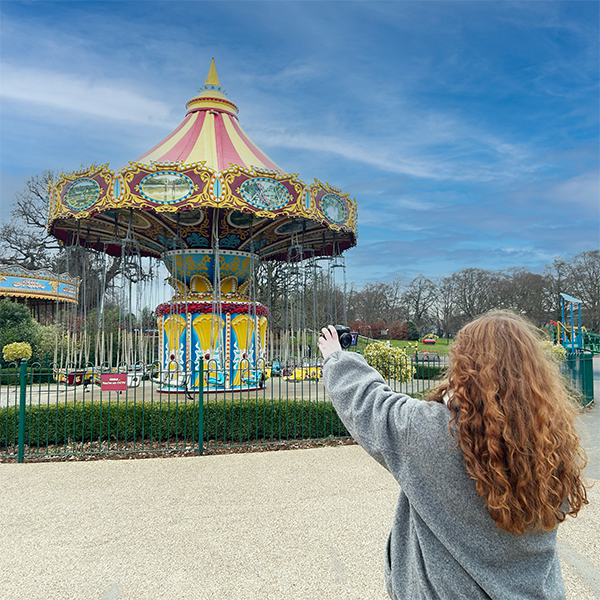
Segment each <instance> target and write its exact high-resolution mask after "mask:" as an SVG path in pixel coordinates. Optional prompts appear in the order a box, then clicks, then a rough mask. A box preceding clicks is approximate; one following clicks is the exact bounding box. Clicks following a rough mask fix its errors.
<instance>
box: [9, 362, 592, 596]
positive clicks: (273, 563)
mask: <svg viewBox="0 0 600 600" xmlns="http://www.w3.org/2000/svg"><path fill="white" fill-rule="evenodd" d="M598 366H600V365H598ZM599 379H600V377H599ZM596 398H597V404H598V406H596V407H594V408H593V409H592V410H590V411H588V412H586V413H585V414H584V415H583V416H582V424H583V425H582V428H584V429H587V431H588V433H587V434H586V435H584V440H585V444H586V447H587V448H588V453H589V454H590V459H591V462H590V465H589V467H588V469H587V475H588V476H590V477H594V478H595V479H600V477H599V474H600V461H599V452H598V446H599V441H598V439H599V437H600V435H599V432H600V401H598V399H600V381H598V382H597V388H596ZM0 481H1V484H2V485H1V486H0V506H1V507H2V512H1V515H2V517H1V519H2V522H1V531H2V533H1V534H0V600H49V599H52V600H88V599H89V600H167V599H168V600H188V599H189V600H191V599H194V600H312V599H318V600H325V599H342V600H359V599H360V600H365V599H367V598H368V599H369V600H378V599H381V600H384V599H385V598H387V595H386V593H385V589H384V585H383V565H382V560H383V548H384V543H385V539H386V536H387V532H388V527H389V525H390V522H391V517H392V513H393V509H394V504H395V501H396V495H397V485H396V483H395V481H394V480H393V479H392V478H391V476H390V475H389V474H388V473H387V472H386V471H384V470H383V469H382V468H381V467H380V466H379V465H378V464H377V463H375V462H374V461H373V460H372V459H370V458H369V457H368V456H367V455H366V453H364V452H363V451H362V449H361V448H359V447H358V446H340V447H334V448H320V449H313V450H293V451H280V452H264V453H255V454H232V455H222V456H205V457H198V458H166V459H164V458H163V459H158V458H156V459H147V460H142V459H138V460H121V461H112V460H107V461H93V462H67V463H29V464H27V463H26V464H23V465H19V464H0ZM598 484H599V482H598V481H596V485H595V487H593V488H592V489H591V490H590V505H589V506H587V507H585V508H584V510H583V511H582V512H581V513H580V515H579V516H578V517H577V519H569V520H568V521H567V522H566V523H564V524H563V525H562V526H561V528H560V530H559V531H560V533H559V538H560V546H559V551H560V555H561V561H562V564H563V575H564V578H565V584H566V587H567V592H568V593H567V597H568V599H569V600H589V599H594V598H596V599H600V485H598Z"/></svg>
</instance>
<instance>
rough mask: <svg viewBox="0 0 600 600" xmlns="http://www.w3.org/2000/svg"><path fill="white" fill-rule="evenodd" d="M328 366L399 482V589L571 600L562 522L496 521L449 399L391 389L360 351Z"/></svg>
mask: <svg viewBox="0 0 600 600" xmlns="http://www.w3.org/2000/svg"><path fill="white" fill-rule="evenodd" d="M323 374H324V381H325V387H326V389H327V391H328V393H329V396H330V397H331V400H332V402H333V404H334V406H335V408H336V410H337V412H338V414H339V416H340V418H341V419H342V421H343V423H344V425H345V426H346V428H347V429H348V431H349V432H350V433H351V435H352V437H353V438H354V439H355V440H356V441H357V442H358V443H359V444H360V445H361V446H362V447H363V448H364V449H365V450H366V451H367V452H368V453H369V454H370V455H371V456H372V457H373V458H375V460H377V461H378V462H379V463H381V464H382V465H383V466H384V467H385V468H386V469H387V470H388V471H390V473H391V474H392V475H393V476H394V478H395V479H396V481H397V482H398V483H399V484H400V486H401V489H400V494H399V497H398V504H397V507H396V512H395V515H394V520H393V523H392V529H391V532H390V535H389V538H388V542H387V548H386V555H385V582H386V585H387V590H388V593H389V595H390V597H391V598H393V599H394V600H413V599H414V600H417V599H418V600H434V599H435V600H437V599H440V600H458V599H462V598H464V599H466V600H478V599H481V598H486V599H489V598H493V599H494V600H525V599H527V600H533V599H539V600H542V599H543V600H550V599H552V600H558V599H563V600H564V598H565V590H564V585H563V580H562V576H561V572H560V564H559V560H558V554H557V549H556V528H555V529H554V530H553V531H550V532H535V533H530V534H526V535H514V534H511V533H507V532H506V531H504V530H502V529H500V528H499V527H497V526H496V523H495V522H494V520H493V519H492V518H491V517H490V514H489V512H488V510H487V508H486V506H485V502H484V500H483V499H482V498H480V497H479V496H478V494H477V492H476V490H475V483H474V481H473V480H472V479H470V478H469V475H468V474H467V471H466V468H465V463H464V457H463V454H462V451H461V449H460V447H459V446H458V444H457V441H456V439H454V438H453V437H452V435H451V434H450V430H449V428H448V422H449V420H450V419H451V418H452V414H451V412H450V411H449V410H448V408H447V407H446V406H445V405H444V404H440V403H438V402H424V401H421V400H415V399H414V398H411V397H409V396H406V395H405V394H399V393H396V392H394V391H392V390H391V388H390V387H389V386H387V385H386V383H385V381H384V380H383V378H382V377H381V375H380V374H379V373H378V372H377V371H376V370H375V369H373V368H371V367H370V366H369V365H368V364H367V363H366V361H365V360H364V359H363V357H362V356H360V355H359V354H356V353H350V352H342V351H337V352H334V353H332V354H330V355H329V356H328V357H327V358H326V359H325V361H324V366H323Z"/></svg>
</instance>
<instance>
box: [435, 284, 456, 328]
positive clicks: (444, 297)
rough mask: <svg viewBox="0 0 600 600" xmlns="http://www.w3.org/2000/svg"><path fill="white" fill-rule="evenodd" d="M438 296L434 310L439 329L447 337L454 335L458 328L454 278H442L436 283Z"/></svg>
mask: <svg viewBox="0 0 600 600" xmlns="http://www.w3.org/2000/svg"><path fill="white" fill-rule="evenodd" d="M435 286H436V296H435V303H434V309H435V313H436V317H437V322H438V329H439V330H441V331H442V334H443V335H445V336H446V337H450V336H451V335H453V334H454V332H455V331H456V328H457V323H456V321H457V318H456V285H455V281H454V278H453V277H452V276H451V275H450V276H448V277H440V278H438V280H437V281H436V283H435Z"/></svg>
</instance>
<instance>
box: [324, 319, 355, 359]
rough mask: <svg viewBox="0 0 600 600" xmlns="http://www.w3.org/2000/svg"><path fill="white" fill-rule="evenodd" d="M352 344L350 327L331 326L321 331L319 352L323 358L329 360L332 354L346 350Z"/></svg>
mask: <svg viewBox="0 0 600 600" xmlns="http://www.w3.org/2000/svg"><path fill="white" fill-rule="evenodd" d="M351 344H352V335H351V333H350V329H349V328H348V327H344V326H343V325H335V326H334V325H329V326H328V327H323V329H321V335H320V337H319V350H321V354H322V355H323V358H327V357H328V356H329V355H330V354H331V353H332V352H336V351H337V350H342V349H343V350H346V349H348V348H349V347H350V345H351Z"/></svg>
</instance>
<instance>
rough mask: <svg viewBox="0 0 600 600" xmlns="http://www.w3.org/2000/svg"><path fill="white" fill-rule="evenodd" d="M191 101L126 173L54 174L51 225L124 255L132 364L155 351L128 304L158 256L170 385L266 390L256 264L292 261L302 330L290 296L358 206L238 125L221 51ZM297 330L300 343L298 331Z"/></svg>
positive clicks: (161, 349)
mask: <svg viewBox="0 0 600 600" xmlns="http://www.w3.org/2000/svg"><path fill="white" fill-rule="evenodd" d="M186 109H187V113H186V116H185V118H184V120H183V122H182V123H181V124H180V125H179V126H178V127H177V128H176V129H175V130H174V131H173V132H172V133H171V134H169V135H168V136H167V137H166V138H165V139H163V140H162V141H161V142H159V143H158V144H157V145H156V146H154V147H153V148H152V149H151V150H149V151H148V152H145V153H144V154H142V156H140V157H139V158H138V159H136V160H134V161H132V162H130V163H129V164H128V165H127V166H125V167H123V168H122V169H120V170H119V171H117V172H114V171H112V170H110V169H109V168H108V165H103V166H100V167H96V166H93V167H90V168H89V169H86V170H83V171H80V172H77V173H74V174H70V175H69V174H63V175H61V176H60V177H59V178H58V179H57V181H56V182H53V183H51V185H50V186H49V190H48V192H49V194H48V195H49V200H50V211H49V220H48V228H49V231H50V232H51V233H52V235H54V236H55V237H56V238H58V239H59V240H60V241H62V242H63V243H64V244H65V245H66V246H67V247H82V248H84V249H85V250H86V251H88V252H95V253H98V254H101V255H104V256H113V257H118V258H120V265H121V270H122V278H121V280H120V289H121V291H122V294H123V295H122V301H121V305H122V307H123V306H124V307H127V310H125V309H123V319H122V321H123V323H124V327H123V328H120V329H119V334H118V335H119V336H121V342H120V344H121V345H120V346H119V347H120V348H124V350H122V352H121V355H120V357H121V360H122V361H124V362H125V363H126V364H127V365H132V364H135V363H136V362H138V361H140V360H141V361H142V362H143V361H145V360H146V358H147V357H146V356H140V352H139V347H140V346H141V345H143V344H142V342H143V341H144V339H145V338H144V337H143V335H142V334H141V333H140V330H139V327H138V329H137V330H134V326H133V324H132V319H131V313H132V309H131V307H132V305H133V304H134V302H133V299H134V296H135V294H136V293H137V297H136V306H137V307H138V310H139V307H140V302H141V300H140V292H139V290H140V289H142V290H143V286H144V282H145V283H146V284H147V283H148V277H147V276H146V275H145V273H147V272H148V271H151V272H152V273H153V274H154V278H156V273H158V272H159V267H158V265H157V264H156V263H154V262H152V261H156V260H159V259H160V260H161V261H162V263H163V264H164V266H165V267H166V269H167V270H168V271H169V274H170V277H169V278H168V281H169V284H170V285H171V286H172V287H173V289H174V291H175V293H174V295H172V297H171V298H170V299H169V300H168V301H166V302H162V303H160V304H159V306H158V307H157V308H156V314H157V316H158V348H157V351H158V354H159V363H160V369H159V371H160V372H159V374H158V379H159V381H160V383H161V386H162V388H161V389H162V390H164V391H172V390H176V391H194V390H199V389H200V388H202V387H203V386H204V387H206V388H207V389H248V388H251V387H257V386H260V384H261V382H262V381H264V377H265V374H266V372H267V371H266V369H267V364H266V361H267V358H268V356H267V338H268V322H267V315H268V313H269V310H268V307H267V306H265V305H263V304H261V303H260V302H258V301H257V297H256V296H257V291H256V271H257V268H258V266H259V263H260V262H261V261H279V262H284V263H286V264H287V265H289V267H290V268H288V273H287V275H286V277H288V278H289V280H290V286H291V288H292V289H291V290H290V293H289V294H287V295H286V302H289V303H290V305H289V306H286V311H285V314H286V327H285V328H286V329H289V330H290V331H294V330H295V329H296V328H297V327H296V325H297V323H298V322H299V321H300V320H301V318H302V317H301V315H300V314H299V313H298V310H302V306H301V303H298V302H296V304H294V305H293V306H292V304H291V302H292V298H294V297H296V295H295V293H294V292H297V291H298V290H299V289H305V288H306V287H307V284H308V285H311V284H310V283H309V282H310V278H309V276H310V273H311V269H312V270H313V271H316V270H317V267H316V261H318V260H321V259H325V260H329V261H331V260H334V261H337V260H338V258H339V257H341V254H342V252H343V251H344V250H346V249H347V248H350V247H352V246H354V245H355V243H356V220H357V210H356V201H355V200H353V199H351V198H350V197H349V195H348V194H345V193H342V192H341V191H340V190H338V189H336V188H334V187H332V186H330V185H329V184H327V183H321V182H320V181H317V180H315V182H314V183H312V184H306V183H304V182H302V181H300V180H299V179H298V177H297V176H296V175H294V174H287V173H285V172H284V171H283V169H281V167H279V166H278V165H277V164H275V163H274V162H273V161H272V160H271V159H270V158H269V157H268V156H267V155H266V154H265V153H264V152H262V151H261V150H260V149H259V148H258V147H257V146H256V145H255V144H254V143H253V142H252V141H251V140H250V138H249V137H248V135H247V134H246V133H245V132H244V130H243V129H242V128H241V126H240V124H239V121H238V118H237V114H238V108H237V106H236V105H235V104H234V103H233V102H231V101H230V100H229V99H228V98H227V95H226V94H225V91H224V90H223V89H222V87H221V84H220V82H219V78H218V76H217V72H216V68H215V64H214V60H213V62H212V63H211V66H210V70H209V73H208V77H207V79H206V82H205V84H204V86H203V87H202V88H201V89H200V91H199V93H198V95H196V96H195V97H193V98H192V99H191V100H190V101H189V102H188V103H187V104H186ZM340 260H341V259H340ZM145 261H146V262H145ZM148 265H149V266H148ZM306 265H308V270H307V268H306ZM337 266H342V263H341V262H339V261H338V262H336V263H335V264H334V265H333V266H330V269H329V270H330V272H331V271H333V272H335V267H337ZM145 269H146V271H145ZM293 273H295V274H296V275H294V276H292V274H293ZM307 273H308V275H307ZM84 280H85V279H84ZM315 281H316V276H315V277H314V279H313V280H312V282H313V285H314V282H315ZM136 290H137V292H136ZM143 293H144V292H143V291H142V293H141V294H142V295H143ZM313 298H314V300H313V301H314V302H316V294H313ZM100 313H101V314H102V311H100ZM288 316H289V318H288ZM102 318H103V317H102ZM119 321H120V322H121V318H120V319H119ZM288 325H289V327H288ZM321 325H322V323H317V326H321ZM98 329H99V330H101V332H102V334H101V335H100V336H99V337H98V338H97V342H96V353H95V357H94V359H93V360H94V362H95V363H96V364H98V363H101V362H104V361H105V360H107V357H108V360H109V361H110V360H112V357H113V356H114V352H113V350H112V348H113V345H114V344H116V340H115V339H114V337H112V338H111V339H110V342H109V340H108V337H109V336H108V334H106V335H105V334H104V330H103V325H102V323H101V321H100V318H99V324H98ZM98 339H100V340H101V341H100V342H98ZM290 339H292V340H295V343H296V344H297V346H298V347H300V345H301V341H300V336H298V335H294V334H293V333H292V334H291V335H290ZM292 343H293V342H292ZM306 346H307V344H306V343H304V347H305V348H306ZM284 358H285V357H284ZM200 361H205V362H206V363H207V366H206V368H205V370H204V373H205V375H204V378H205V380H204V382H203V381H200V380H199V373H200V369H199V363H200Z"/></svg>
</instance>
